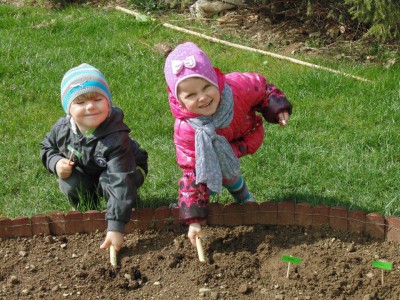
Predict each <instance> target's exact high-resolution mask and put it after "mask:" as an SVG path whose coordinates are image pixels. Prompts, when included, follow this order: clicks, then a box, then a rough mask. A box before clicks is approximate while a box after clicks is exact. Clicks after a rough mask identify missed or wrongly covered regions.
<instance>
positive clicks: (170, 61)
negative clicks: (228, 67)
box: [164, 42, 218, 99]
mask: <svg viewBox="0 0 400 300" xmlns="http://www.w3.org/2000/svg"><path fill="white" fill-rule="evenodd" d="M164 74H165V80H166V81H167V85H168V87H169V89H170V91H171V92H172V94H173V95H174V97H175V98H176V99H178V95H177V91H178V84H179V83H180V82H181V81H182V80H184V79H187V78H190V77H201V78H203V79H205V80H207V81H209V82H210V83H211V84H213V85H215V86H216V87H217V88H218V78H217V74H216V73H215V71H214V68H213V66H212V64H211V61H210V59H209V58H208V56H207V55H206V54H205V53H204V52H203V51H202V50H201V49H200V48H199V47H197V45H196V44H194V43H192V42H187V43H184V44H180V45H178V46H176V48H175V49H174V50H173V51H172V52H171V53H170V54H169V55H168V57H167V60H166V61H165V66H164Z"/></svg>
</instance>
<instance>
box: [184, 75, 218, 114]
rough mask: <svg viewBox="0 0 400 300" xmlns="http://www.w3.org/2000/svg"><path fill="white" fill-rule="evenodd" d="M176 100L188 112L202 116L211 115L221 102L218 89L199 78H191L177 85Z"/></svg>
mask: <svg viewBox="0 0 400 300" xmlns="http://www.w3.org/2000/svg"><path fill="white" fill-rule="evenodd" d="M177 93H178V95H177V96H178V99H179V101H180V102H181V104H182V105H183V106H184V107H185V108H186V109H187V110H189V111H191V112H192V113H195V114H199V115H203V116H211V115H213V114H214V113H215V112H216V111H217V108H218V105H219V102H220V101H221V95H220V93H219V90H218V88H217V87H216V86H215V85H213V84H211V83H210V82H208V81H207V80H205V79H203V78H200V77H191V78H187V79H185V80H182V82H180V83H179V85H178V91H177Z"/></svg>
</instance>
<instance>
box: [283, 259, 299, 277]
mask: <svg viewBox="0 0 400 300" xmlns="http://www.w3.org/2000/svg"><path fill="white" fill-rule="evenodd" d="M282 261H284V262H287V263H288V269H287V272H286V278H289V272H290V264H291V263H293V264H296V265H298V264H300V263H301V258H300V257H295V256H291V255H282Z"/></svg>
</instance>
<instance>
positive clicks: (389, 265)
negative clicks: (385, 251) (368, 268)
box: [372, 260, 393, 271]
mask: <svg viewBox="0 0 400 300" xmlns="http://www.w3.org/2000/svg"><path fill="white" fill-rule="evenodd" d="M372 266H373V267H374V268H378V269H383V270H388V271H392V269H393V264H392V263H390V262H385V261H379V260H374V261H373V262H372Z"/></svg>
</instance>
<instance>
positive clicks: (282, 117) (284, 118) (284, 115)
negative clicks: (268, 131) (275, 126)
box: [278, 111, 289, 128]
mask: <svg viewBox="0 0 400 300" xmlns="http://www.w3.org/2000/svg"><path fill="white" fill-rule="evenodd" d="M278 120H279V125H280V126H281V127H282V128H284V127H285V126H286V124H287V123H288V121H289V113H288V112H287V111H284V112H281V113H279V114H278Z"/></svg>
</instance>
